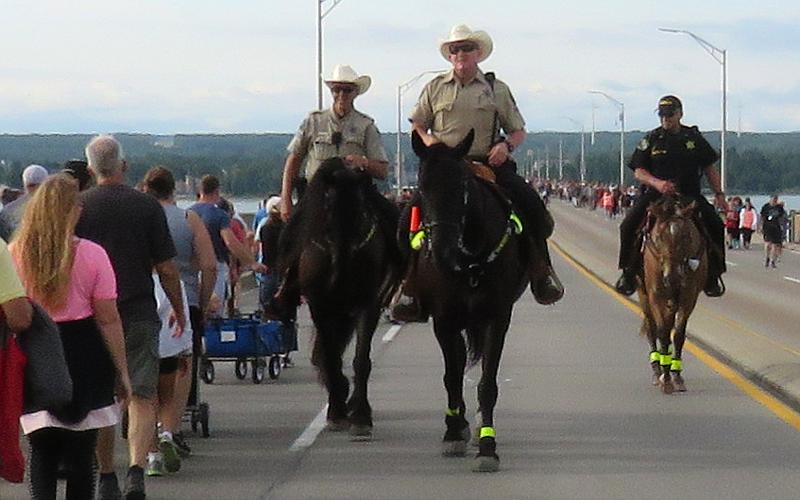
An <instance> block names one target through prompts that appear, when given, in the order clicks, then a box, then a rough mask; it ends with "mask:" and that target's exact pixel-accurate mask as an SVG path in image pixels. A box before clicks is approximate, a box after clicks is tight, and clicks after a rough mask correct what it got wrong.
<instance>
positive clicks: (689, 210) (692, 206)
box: [680, 201, 697, 217]
mask: <svg viewBox="0 0 800 500" xmlns="http://www.w3.org/2000/svg"><path fill="white" fill-rule="evenodd" d="M695 211H697V201H692V202H691V203H689V204H688V205H686V206H685V207H683V209H682V210H681V213H680V214H681V215H682V216H684V217H692V216H694V213H695Z"/></svg>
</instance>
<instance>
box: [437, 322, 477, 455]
mask: <svg viewBox="0 0 800 500" xmlns="http://www.w3.org/2000/svg"><path fill="white" fill-rule="evenodd" d="M433 331H434V333H435V335H436V340H437V342H439V347H440V348H441V350H442V356H443V357H444V387H445V390H446V391H447V409H446V411H445V417H444V422H445V425H446V427H447V430H446V431H445V433H444V439H443V440H442V455H444V456H445V457H463V456H465V455H466V454H467V441H468V440H469V423H468V422H467V419H466V417H465V413H466V405H465V404H464V367H465V366H466V364H467V346H466V344H465V343H464V337H463V336H462V335H461V327H460V322H459V321H458V319H456V318H447V319H445V318H441V317H434V319H433Z"/></svg>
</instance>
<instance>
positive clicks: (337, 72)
mask: <svg viewBox="0 0 800 500" xmlns="http://www.w3.org/2000/svg"><path fill="white" fill-rule="evenodd" d="M335 83H349V84H351V85H355V86H356V87H358V95H361V94H363V93H364V92H366V91H367V90H369V86H370V85H372V78H370V77H369V76H367V75H361V76H358V73H356V72H355V71H354V70H353V68H351V67H350V66H348V65H346V64H337V65H336V66H335V67H334V68H333V74H332V75H331V77H330V78H328V79H327V80H325V85H327V86H328V87H331V86H332V85H333V84H335Z"/></svg>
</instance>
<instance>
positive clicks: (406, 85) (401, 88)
mask: <svg viewBox="0 0 800 500" xmlns="http://www.w3.org/2000/svg"><path fill="white" fill-rule="evenodd" d="M339 1H341V0H339ZM447 71H448V70H446V69H432V70H428V71H423V72H422V73H420V74H418V75H417V76H415V77H414V78H411V79H410V80H408V81H406V82H403V83H401V84H400V85H398V86H397V137H396V139H397V144H396V147H397V151H396V155H397V156H396V158H397V161H396V163H395V166H394V167H395V171H394V178H395V181H396V182H397V194H398V196H399V195H400V192H401V190H402V189H403V156H402V153H401V151H400V134H401V133H402V130H401V127H402V116H403V94H404V93H405V92H406V91H407V90H408V89H410V88H411V87H412V86H413V85H414V84H415V83H417V82H418V81H419V80H420V78H422V77H423V76H425V75H433V74H437V75H438V74H441V73H445V72H447Z"/></svg>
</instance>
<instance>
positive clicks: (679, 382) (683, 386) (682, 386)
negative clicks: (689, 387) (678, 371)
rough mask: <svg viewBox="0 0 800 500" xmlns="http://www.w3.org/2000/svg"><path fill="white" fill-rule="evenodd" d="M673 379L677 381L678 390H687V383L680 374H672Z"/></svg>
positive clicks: (676, 388) (676, 387)
mask: <svg viewBox="0 0 800 500" xmlns="http://www.w3.org/2000/svg"><path fill="white" fill-rule="evenodd" d="M672 380H673V382H674V383H675V390H676V391H678V392H686V383H685V382H684V381H683V377H681V376H680V375H675V374H673V375H672Z"/></svg>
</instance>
